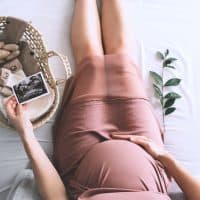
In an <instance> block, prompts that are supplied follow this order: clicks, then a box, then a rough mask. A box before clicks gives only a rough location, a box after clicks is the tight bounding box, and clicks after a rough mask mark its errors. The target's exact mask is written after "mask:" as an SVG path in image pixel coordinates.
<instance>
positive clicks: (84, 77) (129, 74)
mask: <svg viewBox="0 0 200 200" xmlns="http://www.w3.org/2000/svg"><path fill="white" fill-rule="evenodd" d="M53 131H54V160H55V165H56V168H57V170H58V172H59V174H60V176H61V178H62V180H63V182H64V184H65V185H66V188H67V192H68V195H69V198H70V200H86V199H87V200H134V199H135V200H169V199H170V198H169V197H168V195H167V187H168V184H169V182H170V181H169V178H168V176H167V174H166V172H165V170H164V168H163V166H162V165H161V164H160V163H159V162H158V161H156V160H154V159H153V158H152V157H151V156H150V155H149V154H148V153H147V152H146V151H145V150H144V149H143V148H142V147H140V146H138V145H136V144H134V143H131V142H130V141H128V140H114V139H112V138H111V137H110V134H111V133H114V132H115V133H120V134H133V135H143V136H146V137H149V138H151V139H152V140H154V141H155V142H156V143H157V144H158V145H159V146H160V147H161V148H163V139H162V131H161V128H160V125H159V123H158V121H157V119H156V117H155V115H154V112H153V110H152V106H151V104H150V102H149V100H148V98H147V97H146V93H145V91H144V87H143V85H142V80H141V76H140V75H138V70H137V67H136V66H135V64H134V63H133V62H132V60H131V59H130V58H129V57H128V56H127V55H122V54H117V55H105V56H94V57H88V58H86V59H85V60H84V61H83V62H82V63H80V64H79V65H78V66H77V70H76V73H75V75H74V76H73V77H72V78H70V79H69V80H68V81H67V83H66V87H65V91H64V96H63V101H62V105H61V109H60V112H59V113H58V116H57V119H56V122H55V125H54V129H53Z"/></svg>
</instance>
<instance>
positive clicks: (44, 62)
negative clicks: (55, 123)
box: [0, 16, 71, 129]
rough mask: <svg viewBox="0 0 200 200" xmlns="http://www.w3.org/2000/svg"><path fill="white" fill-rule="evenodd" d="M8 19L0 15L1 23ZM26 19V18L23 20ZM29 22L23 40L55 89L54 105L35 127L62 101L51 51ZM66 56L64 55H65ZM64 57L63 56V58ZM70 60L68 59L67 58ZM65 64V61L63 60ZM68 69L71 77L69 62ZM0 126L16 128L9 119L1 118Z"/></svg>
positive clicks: (44, 120) (40, 124)
mask: <svg viewBox="0 0 200 200" xmlns="http://www.w3.org/2000/svg"><path fill="white" fill-rule="evenodd" d="M15 19H16V20H20V21H22V20H23V19H19V18H15ZM6 20H7V17H6V16H0V25H3V24H4V23H5V22H6ZM23 21H24V20H23ZM26 23H27V28H26V30H25V32H24V34H23V38H21V40H23V41H25V42H27V43H28V44H29V47H30V49H31V50H33V51H34V52H35V53H36V59H37V62H38V64H39V66H40V71H41V72H42V73H43V75H44V78H45V79H46V81H47V84H48V85H49V86H50V87H51V88H52V89H53V92H54V101H53V104H52V106H51V107H50V109H49V110H47V112H45V113H44V114H43V115H42V116H40V117H39V118H38V119H36V120H34V121H33V122H32V123H33V127H34V129H36V128H39V127H41V126H42V125H44V124H45V123H46V122H47V121H49V119H50V118H51V117H52V116H53V115H54V114H55V113H56V111H57V109H58V106H59V102H60V94H59V90H58V84H57V81H56V79H55V77H54V75H53V72H52V71H51V67H50V66H49V62H48V60H49V57H50V55H49V52H47V50H46V48H45V44H44V41H43V39H42V36H41V34H40V32H39V31H38V30H37V29H36V28H34V27H33V26H32V24H31V23H30V22H26ZM0 30H1V31H3V30H2V29H1V26H0ZM56 55H57V56H59V54H56ZM51 56H55V55H51ZM63 57H64V56H63ZM61 59H63V58H61ZM67 62H68V59H67ZM63 64H65V63H64V61H63ZM65 67H66V70H68V73H69V74H67V76H68V77H67V78H66V79H68V78H69V76H70V75H71V68H70V64H69V62H68V63H67V66H65ZM4 119H5V117H4ZM0 127H4V128H12V129H13V128H14V127H13V126H12V125H11V124H10V123H9V122H8V120H6V119H5V120H3V119H2V120H1V118H0Z"/></svg>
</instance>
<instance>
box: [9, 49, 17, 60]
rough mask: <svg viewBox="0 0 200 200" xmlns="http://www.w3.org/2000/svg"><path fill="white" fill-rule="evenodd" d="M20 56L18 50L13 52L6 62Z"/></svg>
mask: <svg viewBox="0 0 200 200" xmlns="http://www.w3.org/2000/svg"><path fill="white" fill-rule="evenodd" d="M19 54H20V51H19V50H16V51H13V52H12V53H11V54H10V55H9V56H8V57H7V58H6V60H12V59H13V58H16V57H17V56H18V55H19Z"/></svg>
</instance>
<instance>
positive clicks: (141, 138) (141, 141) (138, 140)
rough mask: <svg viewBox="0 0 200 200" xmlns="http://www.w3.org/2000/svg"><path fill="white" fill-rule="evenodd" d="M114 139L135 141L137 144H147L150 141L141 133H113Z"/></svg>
mask: <svg viewBox="0 0 200 200" xmlns="http://www.w3.org/2000/svg"><path fill="white" fill-rule="evenodd" d="M111 137H112V138H113V139H124V140H129V141H131V142H134V143H135V144H138V145H141V146H146V145H148V144H149V143H150V139H149V138H147V137H145V136H139V135H124V134H111Z"/></svg>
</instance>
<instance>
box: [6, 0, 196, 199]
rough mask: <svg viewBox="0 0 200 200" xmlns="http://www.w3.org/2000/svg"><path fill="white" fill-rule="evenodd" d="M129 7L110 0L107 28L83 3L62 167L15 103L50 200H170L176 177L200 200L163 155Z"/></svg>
mask: <svg viewBox="0 0 200 200" xmlns="http://www.w3.org/2000/svg"><path fill="white" fill-rule="evenodd" d="M121 4H122V0H102V13H101V16H102V22H101V26H100V21H99V16H98V10H97V5H96V1H95V0H76V1H75V12H74V16H73V21H72V32H71V39H72V48H73V51H74V57H75V61H76V69H75V74H74V76H73V77H72V78H70V79H69V80H68V81H67V83H66V86H65V91H64V96H63V101H62V105H61V109H60V112H59V113H58V116H57V119H56V122H55V125H54V129H53V133H54V162H55V163H54V165H53V164H52V163H51V162H50V161H49V159H48V157H47V156H46V155H45V153H44V151H43V150H42V148H41V146H40V145H39V143H38V142H37V140H36V138H35V136H34V133H33V128H32V124H31V122H30V120H29V118H28V116H26V112H25V106H22V105H18V104H17V103H16V100H15V99H14V98H11V99H10V100H8V102H7V104H6V110H7V113H8V116H9V118H10V121H11V122H12V123H13V124H14V125H15V127H16V129H17V130H18V132H19V135H20V136H21V138H22V141H23V144H24V147H25V150H26V152H27V154H28V156H29V158H30V160H31V163H32V168H33V171H34V174H35V178H36V181H37V184H38V188H39V190H40V193H41V196H42V197H43V199H45V200H51V199H52V200H55V199H57V200H65V199H67V198H69V199H70V200H77V199H78V200H133V199H137V200H138V199H140V200H169V199H170V198H169V197H168V195H167V188H168V186H169V183H170V177H171V176H172V177H173V178H174V179H175V180H176V181H177V183H178V184H179V186H180V187H181V188H182V190H183V191H184V192H185V195H186V196H187V197H188V199H190V200H198V199H200V183H199V181H198V180H196V179H195V178H193V177H192V176H191V175H190V174H189V173H188V172H187V171H186V170H185V169H184V168H183V167H182V166H180V164H179V163H178V162H177V161H176V160H175V159H174V158H173V157H172V156H171V155H170V154H169V153H167V152H166V151H165V149H164V147H163V134H162V130H161V128H160V126H159V123H158V121H157V120H156V118H155V115H154V112H153V111H152V107H151V105H150V102H149V100H148V97H147V95H146V92H145V90H144V87H143V85H142V77H141V75H140V70H139V67H138V66H136V64H135V63H134V62H133V59H132V58H131V57H130V55H129V39H128V34H127V31H126V24H125V21H124V14H123V8H122V5H121ZM100 27H102V29H101V28H100ZM101 33H102V34H101ZM102 41H103V42H102ZM54 166H55V167H54ZM67 196H68V197H67Z"/></svg>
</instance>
